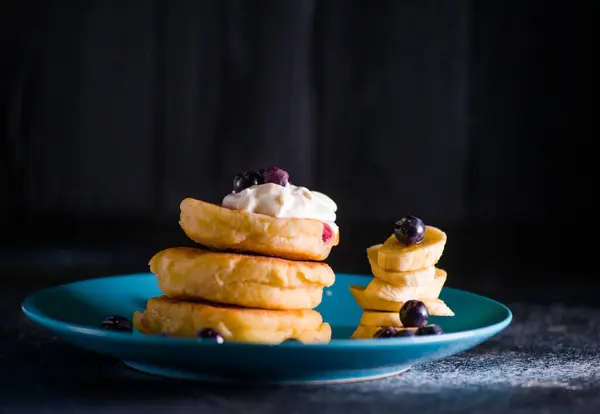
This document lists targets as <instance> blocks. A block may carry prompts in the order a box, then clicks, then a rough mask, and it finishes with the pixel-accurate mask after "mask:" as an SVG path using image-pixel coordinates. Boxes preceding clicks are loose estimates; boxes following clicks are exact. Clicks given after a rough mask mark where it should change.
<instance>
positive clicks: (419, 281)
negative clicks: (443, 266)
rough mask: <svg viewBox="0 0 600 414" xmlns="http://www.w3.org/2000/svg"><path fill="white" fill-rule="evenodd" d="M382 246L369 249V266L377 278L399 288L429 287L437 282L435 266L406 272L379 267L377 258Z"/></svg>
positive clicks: (378, 245)
mask: <svg viewBox="0 0 600 414" xmlns="http://www.w3.org/2000/svg"><path fill="white" fill-rule="evenodd" d="M382 246H383V244H377V245H375V246H371V247H369V248H368V249H367V257H368V258H369V264H370V265H371V272H372V273H373V276H375V277H376V278H378V279H381V280H383V281H384V282H387V283H389V284H390V285H394V286H398V287H404V286H408V287H411V286H421V285H427V284H429V283H431V282H433V281H434V280H435V270H436V268H435V266H429V267H424V268H421V269H417V270H408V271H405V272H401V271H394V270H383V269H382V268H380V267H379V266H378V265H377V256H378V253H379V249H380V248H381V247H382Z"/></svg>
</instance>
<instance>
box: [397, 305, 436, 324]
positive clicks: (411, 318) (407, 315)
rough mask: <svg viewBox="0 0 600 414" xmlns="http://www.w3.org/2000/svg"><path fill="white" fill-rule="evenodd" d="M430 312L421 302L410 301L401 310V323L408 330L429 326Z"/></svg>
mask: <svg viewBox="0 0 600 414" xmlns="http://www.w3.org/2000/svg"><path fill="white" fill-rule="evenodd" d="M428 320H429V310H427V306H425V304H424V303H423V302H421V301H420V300H409V301H406V302H405V303H404V305H403V306H402V308H401V309H400V322H402V325H404V326H406V327H407V328H419V327H421V326H425V325H427V321H428Z"/></svg>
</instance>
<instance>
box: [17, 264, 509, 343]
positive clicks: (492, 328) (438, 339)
mask: <svg viewBox="0 0 600 414" xmlns="http://www.w3.org/2000/svg"><path fill="white" fill-rule="evenodd" d="M152 276H154V275H153V274H152V273H149V272H140V273H126V274H115V275H107V276H99V277H94V278H88V279H84V280H78V281H74V282H68V283H63V284H59V285H55V286H50V287H46V288H42V289H39V290H37V291H35V292H33V293H30V294H29V295H27V296H26V297H25V299H24V300H23V302H22V303H21V311H22V312H23V313H24V314H25V315H26V316H27V317H28V318H29V319H30V320H32V321H33V322H35V323H36V324H38V325H40V326H42V327H44V328H45V329H49V330H50V331H53V332H55V333H59V334H60V333H68V334H73V333H75V334H81V335H87V336H92V337H95V338H97V339H102V340H105V341H108V342H112V343H117V344H118V343H128V344H133V345H142V344H143V345H146V346H147V345H148V344H149V343H152V344H156V345H161V346H173V347H180V346H192V345H193V346H194V347H198V346H202V347H219V348H223V347H227V348H231V347H242V348H265V347H268V348H278V349H281V348H286V349H289V348H298V349H309V348H310V349H327V350H339V349H348V348H352V349H357V348H358V349H361V348H374V347H377V348H381V347H385V348H388V347H392V348H393V347H399V346H400V347H401V346H403V345H409V344H410V345H412V344H415V345H416V344H419V345H423V344H435V343H445V342H452V341H454V340H465V339H468V338H473V337H482V338H489V337H491V336H493V335H496V334H498V333H499V332H500V331H502V330H503V329H505V328H506V327H507V326H508V325H509V324H510V323H511V322H512V319H513V314H512V311H511V310H510V309H509V308H508V306H506V305H504V304H502V303H500V302H498V301H496V300H494V299H491V298H488V297H486V296H483V295H480V294H478V293H474V292H470V291H467V290H463V289H457V288H452V287H447V286H444V287H443V290H442V291H454V292H458V293H459V294H466V295H471V296H475V297H477V298H479V299H481V300H484V301H487V302H490V303H492V304H494V305H495V306H497V307H498V308H500V309H501V310H502V311H503V312H504V313H505V317H504V318H503V319H502V320H501V321H499V322H496V323H493V324H491V325H486V326H483V327H480V328H475V329H468V330H464V331H458V332H451V333H445V334H444V335H427V336H416V337H400V338H386V340H385V341H379V340H376V339H361V340H357V339H351V338H334V339H331V341H330V342H328V343H313V344H303V343H297V342H284V343H281V344H252V343H244V342H227V343H223V344H216V343H212V342H201V341H198V340H197V339H195V338H173V337H164V336H158V335H157V336H152V335H132V334H131V333H129V332H118V331H108V330H102V329H99V328H91V327H89V326H85V325H79V324H74V323H69V322H64V321H61V320H59V319H55V318H52V317H50V316H48V315H46V314H45V313H44V312H42V311H41V310H40V309H39V308H38V307H37V306H36V304H35V302H36V300H37V299H38V298H39V297H41V296H43V295H45V294H48V293H49V292H51V291H52V290H57V289H64V288H66V287H67V286H76V285H82V284H87V283H90V282H93V281H100V280H105V279H121V278H135V277H141V278H148V277H152ZM339 276H352V277H355V276H359V277H367V278H368V277H372V276H371V275H368V274H361V273H345V272H340V273H336V278H337V277H339Z"/></svg>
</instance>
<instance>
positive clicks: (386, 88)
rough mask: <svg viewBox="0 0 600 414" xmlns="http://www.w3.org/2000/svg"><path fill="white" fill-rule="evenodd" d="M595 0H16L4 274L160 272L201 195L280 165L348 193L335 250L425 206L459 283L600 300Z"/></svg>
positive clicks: (346, 250)
mask: <svg viewBox="0 0 600 414" xmlns="http://www.w3.org/2000/svg"><path fill="white" fill-rule="evenodd" d="M591 4H592V2H591V1H588V2H583V1H581V2H557V3H556V4H555V3H551V2H541V1H503V2H492V1H490V2H485V1H458V0H457V1H419V2H404V1H367V0H365V1H356V0H349V1H327V0H306V1H277V0H270V1H241V0H239V1H221V0H214V1H191V0H190V1H182V0H180V1H167V0H153V1H141V0H140V1H100V0H96V1H91V0H90V1H58V0H57V1H51V2H50V1H34V0H22V1H14V0H13V1H7V2H4V3H3V4H2V6H0V11H1V13H0V31H1V32H0V34H1V37H0V39H1V40H0V42H1V43H0V47H1V57H0V59H1V62H2V64H1V65H0V71H1V72H0V105H1V106H0V109H1V111H0V134H1V135H0V199H1V202H0V225H1V229H2V231H1V233H2V236H3V237H2V238H1V241H0V278H2V280H3V282H4V284H5V285H6V286H7V287H5V288H4V289H14V291H15V295H22V294H25V293H27V292H29V291H31V290H34V289H37V288H40V287H43V286H48V285H53V284H57V283H62V282H65V281H68V280H75V279H82V278H88V277H98V276H103V275H106V274H114V273H124V272H137V271H147V264H146V263H147V261H148V259H149V258H150V256H151V255H152V254H153V253H155V252H156V251H157V250H158V249H162V248H166V247H170V246H174V245H185V244H190V242H189V241H188V240H187V239H186V237H185V236H184V235H183V233H182V232H181V230H180V229H179V227H178V224H177V220H178V207H179V202H180V201H181V200H182V199H183V198H185V197H188V196H191V197H196V198H200V199H204V200H208V201H213V202H218V201H220V200H221V198H222V197H223V196H224V195H225V194H226V193H227V192H229V191H230V189H231V180H232V178H233V176H234V175H235V174H236V173H237V172H239V171H241V170H245V169H258V168H260V167H263V166H267V165H279V166H282V167H284V168H286V169H287V170H288V171H289V172H290V174H291V177H292V180H293V182H294V183H296V184H301V185H305V186H307V187H309V188H310V189H315V190H319V191H322V192H324V193H326V194H328V195H330V196H331V197H332V198H333V199H334V200H335V201H336V202H337V204H338V206H339V210H338V224H339V225H340V227H341V244H340V246H339V247H337V248H336V249H335V250H334V251H333V253H332V254H331V256H330V258H329V259H328V262H329V263H330V264H331V265H332V267H333V268H334V269H335V270H336V271H338V272H360V273H368V271H369V269H368V263H367V260H366V254H365V249H366V247H367V246H369V245H372V244H375V243H379V242H381V241H383V240H384V238H385V237H387V236H388V235H389V234H390V233H391V232H392V227H393V223H394V221H395V220H397V219H399V218H400V217H401V216H403V215H405V214H407V213H412V214H415V215H417V216H419V217H421V218H422V219H423V220H424V221H425V222H426V223H428V224H431V225H435V226H437V227H441V228H442V229H444V230H445V231H446V232H447V233H448V237H449V238H448V244H447V247H446V250H445V254H444V256H443V258H442V260H441V262H440V266H441V267H443V268H445V269H446V270H447V271H448V274H449V276H448V277H449V279H448V283H447V284H448V285H449V286H453V287H460V288H465V289H469V290H474V291H476V292H478V293H482V294H485V295H490V296H492V297H494V298H497V299H500V300H504V301H519V300H525V301H540V302H547V301H566V302H578V303H583V302H586V303H594V302H596V296H597V293H596V292H597V290H596V289H597V288H598V287H600V278H598V277H597V276H596V275H595V274H594V270H593V269H594V260H593V259H594V256H593V254H592V251H591V250H592V248H593V247H594V239H595V238H594V231H593V230H592V229H593V227H594V218H593V216H592V213H593V210H594V207H595V206H594V201H593V200H594V193H595V192H596V190H597V184H596V183H595V182H594V180H593V171H594V169H595V168H594V167H595V163H594V151H593V145H592V144H593V142H594V141H595V140H596V138H594V136H597V131H596V125H595V122H594V115H595V114H593V113H592V108H594V107H595V106H596V107H597V103H596V102H595V101H594V100H593V99H594V95H593V93H592V81H593V80H595V79H594V78H595V77H594V75H593V74H592V72H593V70H592V63H593V61H594V60H595V55H596V51H595V49H596V48H595V47H594V45H593V43H592V29H591V21H592V16H593V14H592V12H591V7H590V6H591ZM596 244H597V243H596Z"/></svg>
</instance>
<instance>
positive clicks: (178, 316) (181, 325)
mask: <svg viewBox="0 0 600 414" xmlns="http://www.w3.org/2000/svg"><path fill="white" fill-rule="evenodd" d="M133 323H134V326H135V328H136V329H137V330H138V331H140V332H142V333H144V334H147V335H160V334H167V335H172V336H176V337H188V338H189V337H195V336H196V335H197V333H198V332H199V331H200V330H202V329H205V328H213V329H216V330H217V331H218V332H219V333H220V334H221V335H222V336H223V338H224V339H225V340H226V341H238V342H251V343H265V344H278V343H281V342H283V341H285V340H286V339H296V340H299V341H301V342H304V343H313V342H329V341H330V340H331V327H330V326H329V324H327V323H324V322H323V319H322V317H321V314H320V313H318V312H316V311H313V310H301V311H286V310H264V309H248V308H240V307H231V306H222V305H218V304H214V303H207V302H199V301H196V302H184V301H177V300H174V299H170V298H167V297H164V296H162V297H157V298H151V299H150V300H149V301H148V303H147V306H146V310H145V311H144V312H136V313H135V314H134V315H133Z"/></svg>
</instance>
